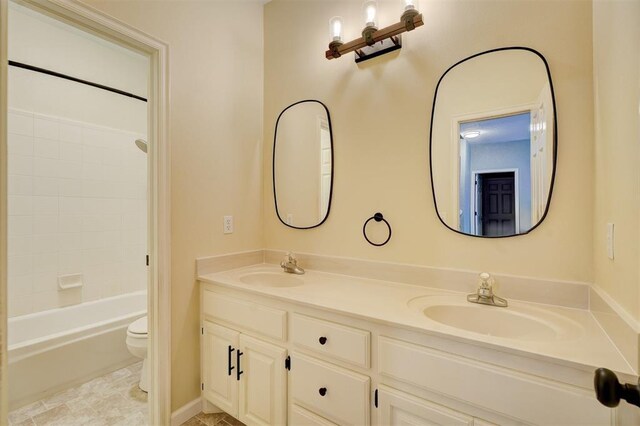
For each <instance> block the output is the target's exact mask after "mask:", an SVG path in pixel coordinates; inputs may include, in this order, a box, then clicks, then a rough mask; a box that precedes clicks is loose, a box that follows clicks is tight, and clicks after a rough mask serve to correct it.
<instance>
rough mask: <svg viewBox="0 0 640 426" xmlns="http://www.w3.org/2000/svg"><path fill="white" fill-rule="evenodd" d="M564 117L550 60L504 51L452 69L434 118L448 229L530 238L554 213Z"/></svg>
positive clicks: (439, 205) (439, 203)
mask: <svg viewBox="0 0 640 426" xmlns="http://www.w3.org/2000/svg"><path fill="white" fill-rule="evenodd" d="M556 145H557V132H556V112H555V98H554V93H553V85H552V82H551V74H550V72H549V67H548V65H547V62H546V60H545V59H544V57H543V56H542V55H541V54H540V53H538V52H536V51H534V50H532V49H528V48H522V47H517V48H504V49H496V50H491V51H488V52H483V53H480V54H477V55H474V56H471V57H469V58H466V59H464V60H462V61H460V62H458V63H457V64H455V65H453V66H452V67H451V68H449V69H448V70H447V71H446V72H445V73H444V75H443V76H442V77H441V78H440V81H439V82H438V86H437V88H436V95H435V99H434V103H433V112H432V116H431V160H430V161H431V183H432V186H433V188H432V189H433V196H434V200H435V204H436V209H437V212H438V216H439V217H440V220H441V221H442V223H444V224H445V225H446V226H447V227H448V228H450V229H452V230H454V231H456V232H459V233H462V234H466V235H473V236H477V237H508V236H512V235H519V234H526V233H528V232H529V231H531V230H532V229H533V228H535V227H536V226H538V225H539V224H540V223H541V222H542V220H544V217H545V216H546V214H547V210H548V208H549V201H550V199H551V192H552V189H553V181H554V176H555V166H556Z"/></svg>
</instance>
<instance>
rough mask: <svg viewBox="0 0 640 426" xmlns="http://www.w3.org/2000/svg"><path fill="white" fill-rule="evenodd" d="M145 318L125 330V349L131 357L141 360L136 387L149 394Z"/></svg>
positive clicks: (139, 319)
mask: <svg viewBox="0 0 640 426" xmlns="http://www.w3.org/2000/svg"><path fill="white" fill-rule="evenodd" d="M147 336H148V334H147V317H146V316H145V317H142V318H138V319H137V320H135V321H134V322H132V323H131V324H129V328H127V348H128V349H129V352H131V355H133V356H136V357H138V358H142V359H143V361H142V370H141V372H140V383H139V384H138V386H139V387H140V389H142V390H143V391H145V392H149V368H148V365H147V364H148V363H147V347H148V338H147Z"/></svg>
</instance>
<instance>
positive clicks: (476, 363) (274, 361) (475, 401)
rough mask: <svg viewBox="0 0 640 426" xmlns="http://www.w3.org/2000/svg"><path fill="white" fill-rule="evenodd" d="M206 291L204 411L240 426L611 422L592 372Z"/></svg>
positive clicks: (216, 288) (305, 307) (241, 293)
mask: <svg viewBox="0 0 640 426" xmlns="http://www.w3.org/2000/svg"><path fill="white" fill-rule="evenodd" d="M201 291H202V294H201V296H202V297H201V301H202V306H201V309H202V331H203V336H202V382H203V390H202V398H203V401H204V402H205V404H204V408H205V410H206V409H207V408H210V409H211V408H212V407H210V406H209V405H208V404H211V405H214V406H216V407H218V408H220V409H222V410H224V411H226V412H227V413H229V414H231V415H233V416H235V417H236V418H238V419H239V420H240V421H242V422H243V423H246V424H247V425H267V424H272V425H285V424H288V425H296V426H298V425H322V426H328V425H358V426H367V425H406V426H409V425H413V426H418V425H475V426H490V425H495V424H500V425H521V424H562V425H584V424H590V425H603V426H604V425H609V426H612V425H617V424H618V421H617V420H616V416H615V411H612V410H611V409H608V408H606V407H604V406H601V405H600V404H599V403H598V402H597V401H596V399H595V396H594V394H593V390H592V388H591V386H592V380H593V378H592V377H593V376H592V374H593V372H592V370H591V369H590V368H588V367H580V366H575V365H567V364H563V363H559V362H549V361H547V360H544V359H541V358H540V357H535V356H527V354H523V353H508V352H504V351H499V350H496V349H494V348H491V347H484V346H481V345H474V344H472V343H469V342H464V341H460V340H456V339H450V338H449V337H448V336H446V335H434V334H429V333H426V332H421V331H419V330H409V329H406V328H403V327H399V326H397V325H395V324H391V323H380V322H376V321H374V320H369V319H367V318H363V317H355V316H348V315H347V314H346V313H344V314H342V313H336V312H330V311H329V310H327V309H318V308H315V307H314V306H313V305H312V304H311V303H301V302H299V301H293V300H288V299H287V298H285V297H282V298H276V297H268V296H265V295H261V294H258V293H256V292H249V291H247V290H243V289H237V288H233V287H230V286H224V285H217V284H214V283H206V282H203V283H202V287H201ZM238 350H239V351H240V352H241V353H242V354H241V355H240V364H239V367H238V365H237V356H238V352H237V351H238ZM230 354H231V355H230ZM287 355H288V356H287ZM288 367H289V368H288ZM236 368H240V369H241V372H242V373H241V374H240V376H239V377H240V378H239V380H238V376H237V370H236Z"/></svg>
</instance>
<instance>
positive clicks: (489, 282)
mask: <svg viewBox="0 0 640 426" xmlns="http://www.w3.org/2000/svg"><path fill="white" fill-rule="evenodd" d="M479 277H480V282H479V283H478V285H479V286H480V288H490V287H493V277H492V276H491V274H489V273H488V272H481V273H480V275H479Z"/></svg>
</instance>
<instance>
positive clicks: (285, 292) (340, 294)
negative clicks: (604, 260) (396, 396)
mask: <svg viewBox="0 0 640 426" xmlns="http://www.w3.org/2000/svg"><path fill="white" fill-rule="evenodd" d="M264 272H267V273H273V274H282V275H283V276H285V275H286V276H285V277H284V279H290V278H292V277H295V278H298V279H301V280H303V281H304V284H303V285H299V286H289V287H286V286H265V285H260V284H248V283H244V282H242V281H241V277H242V276H245V277H246V276H247V275H248V274H255V273H264ZM295 278H294V279H295ZM198 279H199V280H200V281H201V282H204V283H210V284H216V285H220V286H223V287H227V288H232V289H237V290H243V291H246V292H249V293H253V294H258V295H262V296H267V297H272V298H276V299H279V300H283V301H288V302H295V303H300V304H304V305H306V306H310V307H314V308H319V309H323V310H328V311H331V312H335V313H339V314H343V315H348V316H355V317H359V318H363V319H366V320H370V321H376V322H380V323H383V324H386V325H391V326H396V327H401V328H406V329H410V330H412V331H419V332H424V333H429V334H433V335H437V336H440V337H444V338H450V339H454V340H457V341H462V342H466V343H470V344H476V345H481V346H485V347H492V348H495V349H498V350H500V351H503V352H513V353H515V354H518V355H524V356H528V357H531V358H536V359H541V360H544V361H549V362H554V363H557V364H561V365H567V366H571V367H576V368H580V369H591V368H597V367H606V368H609V369H611V370H613V371H616V372H618V373H622V374H629V375H634V374H635V372H634V371H633V369H632V368H631V366H630V365H629V364H628V363H627V362H626V360H625V359H624V358H623V357H622V355H621V354H620V352H619V351H618V349H617V348H616V346H615V345H614V344H613V343H612V342H611V340H610V339H609V337H608V336H607V335H606V334H605V332H604V331H603V330H602V328H601V327H600V326H599V324H598V323H597V322H596V320H595V319H594V317H593V316H592V314H591V312H590V311H588V310H583V309H574V308H565V307H558V306H552V305H543V304H537V303H529V302H518V301H514V300H509V307H508V308H497V307H492V306H480V305H475V306H480V308H482V309H512V310H514V312H523V313H525V314H527V315H528V314H533V315H539V316H540V318H543V320H544V321H547V322H550V323H553V322H554V321H556V320H558V321H557V322H558V323H559V324H560V326H561V327H567V326H568V328H569V329H570V332H569V333H564V334H563V333H559V335H558V336H557V337H555V338H551V339H535V338H534V339H518V338H513V339H512V338H503V337H496V336H492V335H487V334H481V333H475V332H471V331H467V330H464V329H460V328H455V327H452V326H448V325H445V324H442V323H439V322H436V321H434V320H432V319H430V318H428V317H427V316H425V315H424V314H423V313H422V310H421V309H417V308H412V307H410V306H409V302H410V301H412V300H413V301H415V300H416V299H417V298H420V297H424V296H436V297H441V296H446V299H447V300H455V301H459V302H458V303H460V304H463V303H465V304H466V303H468V302H466V294H464V293H459V292H452V291H447V290H442V289H440V288H430V287H429V286H428V285H425V286H419V285H410V284H404V283H397V282H388V281H380V280H375V279H369V278H359V277H353V276H347V275H340V274H333V273H327V272H321V271H314V270H307V271H306V273H305V274H304V275H291V274H285V273H284V272H283V271H282V269H281V268H280V267H279V266H277V265H272V264H258V265H253V266H249V267H244V268H239V269H233V270H228V271H224V272H216V273H209V274H204V275H200V276H199V277H198Z"/></svg>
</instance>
